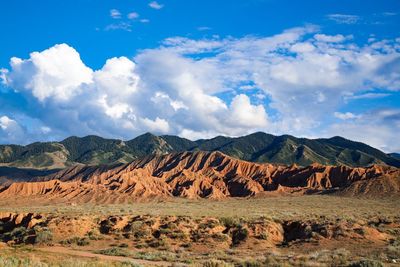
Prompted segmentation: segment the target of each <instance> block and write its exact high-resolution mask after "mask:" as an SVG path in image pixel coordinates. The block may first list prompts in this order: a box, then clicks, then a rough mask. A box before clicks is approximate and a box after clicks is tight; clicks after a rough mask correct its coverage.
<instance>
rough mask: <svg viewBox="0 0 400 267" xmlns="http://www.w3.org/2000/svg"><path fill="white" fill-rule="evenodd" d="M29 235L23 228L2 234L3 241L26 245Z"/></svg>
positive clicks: (30, 236)
mask: <svg viewBox="0 0 400 267" xmlns="http://www.w3.org/2000/svg"><path fill="white" fill-rule="evenodd" d="M32 237H33V236H32V235H31V233H30V231H29V230H28V229H27V228H25V227H22V226H21V227H17V228H14V229H13V230H12V231H11V232H9V233H6V234H4V236H3V239H4V240H5V241H6V242H7V241H14V242H15V243H16V244H21V243H28V242H29V241H30V240H29V239H30V238H32Z"/></svg>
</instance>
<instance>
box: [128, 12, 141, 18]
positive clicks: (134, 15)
mask: <svg viewBox="0 0 400 267" xmlns="http://www.w3.org/2000/svg"><path fill="white" fill-rule="evenodd" d="M127 17H128V19H137V18H139V14H138V13H137V12H131V13H129V14H128V16H127Z"/></svg>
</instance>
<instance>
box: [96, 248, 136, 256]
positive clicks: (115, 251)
mask: <svg viewBox="0 0 400 267" xmlns="http://www.w3.org/2000/svg"><path fill="white" fill-rule="evenodd" d="M95 253H97V254H103V255H108V256H121V257H128V256H131V253H130V252H129V251H127V250H125V249H122V248H116V247H114V248H107V249H102V250H98V251H96V252H95Z"/></svg>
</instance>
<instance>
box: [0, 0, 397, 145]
mask: <svg viewBox="0 0 400 267" xmlns="http://www.w3.org/2000/svg"><path fill="white" fill-rule="evenodd" d="M0 25H2V26H1V27H0V36H2V38H1V41H0V143H3V144H5V143H15V144H27V143H31V142H34V141H54V140H62V139H64V138H66V137H68V136H71V135H76V136H85V135H89V134H95V135H99V136H102V137H106V138H120V139H124V140H129V139H132V138H134V137H135V136H138V135H140V134H143V133H145V132H152V133H154V134H174V135H179V136H182V137H185V138H189V139H192V140H195V139H200V138H211V137H214V136H217V135H227V136H241V135H245V134H249V133H252V132H256V131H263V132H267V133H271V134H275V135H282V134H290V135H294V136H297V137H308V138H321V137H324V138H325V137H332V136H337V135H340V136H343V137H345V138H348V139H352V140H356V141H361V142H365V143H367V144H369V145H372V146H374V147H376V148H379V149H382V150H383V151H385V152H400V138H399V133H400V31H399V29H400V2H399V1H398V0H381V1H369V0H364V1H355V0H346V1H345V0H336V1H333V0H324V1H316V0H314V1H311V0H304V1H289V0H279V1H278V0H234V1H232V0H229V1H228V0H218V1H215V0H202V1H198V0H197V1H195V0H185V1H183V0H159V1H151V0H147V1H146V0H121V1H107V0H101V1H100V0H98V1H95V0H79V1H78V0H68V1H66V0H60V1H50V0H39V1H28V0H25V1H23V0H14V1H4V3H2V4H1V8H0Z"/></svg>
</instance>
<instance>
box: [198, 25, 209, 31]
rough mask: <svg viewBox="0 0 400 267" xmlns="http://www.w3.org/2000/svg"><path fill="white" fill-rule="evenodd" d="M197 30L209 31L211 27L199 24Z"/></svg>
mask: <svg viewBox="0 0 400 267" xmlns="http://www.w3.org/2000/svg"><path fill="white" fill-rule="evenodd" d="M197 30H198V31H201V32H203V31H209V30H211V28H210V27H207V26H200V27H197Z"/></svg>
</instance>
